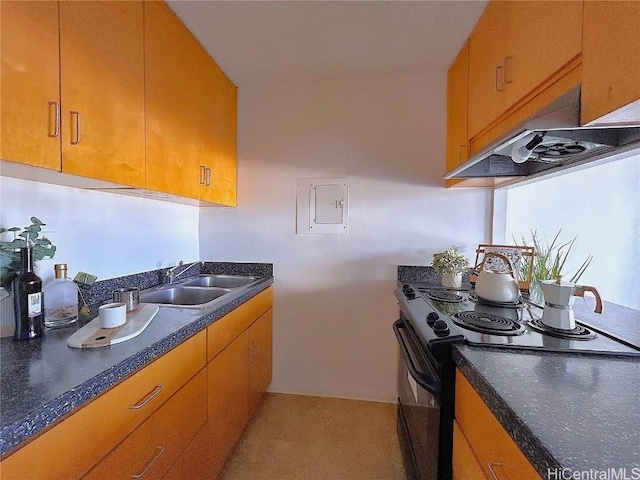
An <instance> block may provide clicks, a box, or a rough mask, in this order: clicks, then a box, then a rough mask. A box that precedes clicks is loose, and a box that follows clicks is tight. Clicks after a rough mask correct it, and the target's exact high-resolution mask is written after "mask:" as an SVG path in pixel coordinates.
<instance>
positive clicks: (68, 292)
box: [44, 263, 78, 328]
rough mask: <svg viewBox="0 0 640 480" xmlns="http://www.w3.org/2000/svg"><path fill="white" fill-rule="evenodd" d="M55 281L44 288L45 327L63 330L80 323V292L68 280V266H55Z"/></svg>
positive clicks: (63, 264)
mask: <svg viewBox="0 0 640 480" xmlns="http://www.w3.org/2000/svg"><path fill="white" fill-rule="evenodd" d="M54 271H55V279H54V280H53V281H52V282H51V283H48V284H47V285H46V286H45V288H44V325H45V327H48V328H61V327H66V326H67V325H71V324H73V323H75V322H77V321H78V290H77V288H76V284H75V283H73V281H72V280H69V279H68V278H67V264H66V263H58V264H56V265H54Z"/></svg>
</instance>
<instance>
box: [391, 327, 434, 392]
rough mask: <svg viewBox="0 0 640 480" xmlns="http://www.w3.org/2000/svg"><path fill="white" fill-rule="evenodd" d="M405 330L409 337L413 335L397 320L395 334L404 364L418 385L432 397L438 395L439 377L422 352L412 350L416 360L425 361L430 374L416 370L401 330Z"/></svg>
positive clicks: (394, 328)
mask: <svg viewBox="0 0 640 480" xmlns="http://www.w3.org/2000/svg"><path fill="white" fill-rule="evenodd" d="M401 329H402V330H405V331H406V332H407V335H411V333H410V332H409V331H408V330H407V326H406V325H405V323H404V322H403V321H402V320H396V321H395V322H394V323H393V332H394V333H395V334H396V338H397V339H398V344H399V345H400V350H401V351H402V356H403V358H404V362H405V364H406V365H407V368H408V369H409V373H411V376H412V377H413V379H414V380H415V381H416V383H417V384H418V385H420V386H421V387H422V388H424V389H425V390H427V391H428V392H429V393H431V394H432V395H436V396H437V395H438V383H439V382H438V376H437V374H436V373H435V371H434V370H433V368H431V366H430V365H429V362H428V360H426V359H425V358H424V354H422V352H416V351H415V350H414V349H411V352H412V353H413V354H414V356H415V357H416V358H422V359H424V362H422V363H423V366H424V367H426V368H427V370H428V372H423V371H420V370H418V369H417V368H416V366H415V364H414V363H413V359H412V358H411V355H410V354H409V346H408V345H407V343H406V342H405V340H404V338H403V335H402V333H401V332H400V330H401Z"/></svg>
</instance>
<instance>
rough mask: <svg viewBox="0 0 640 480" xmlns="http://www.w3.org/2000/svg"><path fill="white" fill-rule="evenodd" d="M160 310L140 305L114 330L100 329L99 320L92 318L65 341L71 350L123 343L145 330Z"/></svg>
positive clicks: (148, 304) (147, 304) (149, 305)
mask: <svg viewBox="0 0 640 480" xmlns="http://www.w3.org/2000/svg"><path fill="white" fill-rule="evenodd" d="M159 310H160V308H159V307H158V306H157V305H151V304H150V303H141V304H140V306H139V307H138V309H137V310H134V311H133V312H129V313H127V321H126V322H125V323H124V325H121V326H119V327H116V328H101V327H100V319H99V318H97V317H96V318H94V319H93V320H91V321H90V322H89V323H87V324H86V325H85V326H84V327H82V328H80V329H79V330H78V331H77V332H75V333H74V334H73V335H71V336H70V337H69V338H68V339H67V345H68V346H70V347H71V348H97V347H106V346H108V345H114V344H116V343H120V342H124V341H126V340H129V339H131V338H133V337H135V336H137V335H140V334H141V333H142V331H143V330H144V329H145V328H147V325H149V323H150V322H151V320H153V317H155V316H156V314H157V313H158V311H159Z"/></svg>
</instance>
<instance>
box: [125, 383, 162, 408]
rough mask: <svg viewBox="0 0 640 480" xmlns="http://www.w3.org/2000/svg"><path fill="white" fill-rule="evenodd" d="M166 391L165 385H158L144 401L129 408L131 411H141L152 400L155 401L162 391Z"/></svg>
mask: <svg viewBox="0 0 640 480" xmlns="http://www.w3.org/2000/svg"><path fill="white" fill-rule="evenodd" d="M163 389H164V386H163V385H156V388H154V389H153V390H152V391H151V393H149V395H147V396H146V397H144V398H143V399H142V400H140V401H139V402H138V403H136V404H134V405H129V408H130V409H131V410H139V409H141V408H142V407H144V406H145V405H146V404H147V403H149V402H150V401H151V400H153V399H154V398H155V397H156V396H157V395H158V394H159V393H160V392H161V391H162V390H163Z"/></svg>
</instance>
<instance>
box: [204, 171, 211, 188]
mask: <svg viewBox="0 0 640 480" xmlns="http://www.w3.org/2000/svg"><path fill="white" fill-rule="evenodd" d="M205 174H206V181H205V183H204V184H205V185H206V186H207V187H209V186H211V169H210V168H207V169H205Z"/></svg>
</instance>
